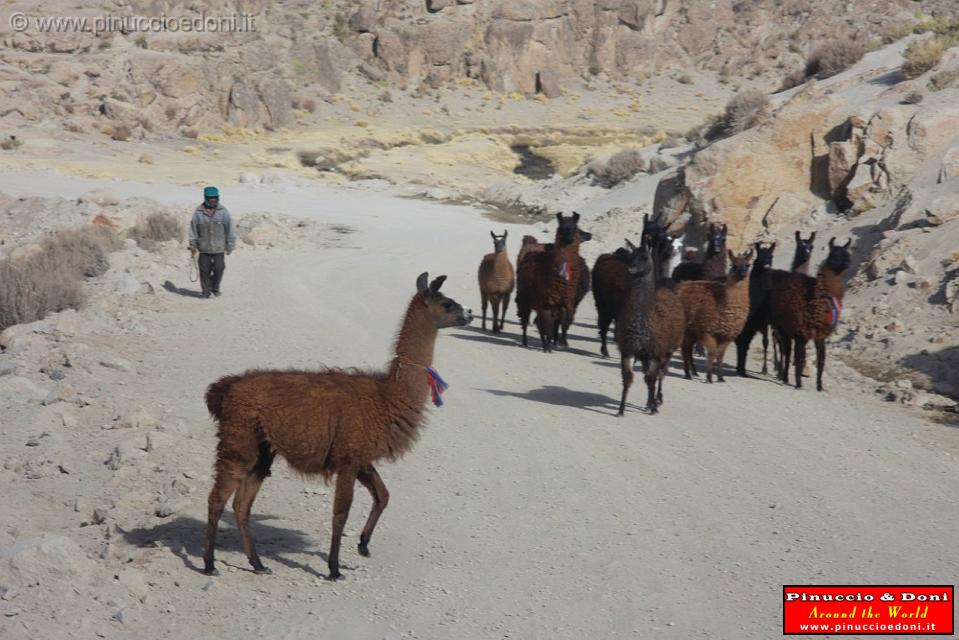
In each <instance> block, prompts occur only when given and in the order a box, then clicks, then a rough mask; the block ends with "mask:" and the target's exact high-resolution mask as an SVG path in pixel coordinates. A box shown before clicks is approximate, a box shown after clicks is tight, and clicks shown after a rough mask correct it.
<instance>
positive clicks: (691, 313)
mask: <svg viewBox="0 0 959 640" xmlns="http://www.w3.org/2000/svg"><path fill="white" fill-rule="evenodd" d="M752 255H753V252H752V249H750V250H749V251H747V252H746V253H744V254H743V255H741V256H734V255H733V252H732V251H730V252H729V259H730V260H731V261H732V268H731V269H730V270H729V275H728V276H727V277H726V280H725V282H721V281H716V280H692V281H688V282H680V283H679V284H677V285H676V290H677V292H678V293H679V297H680V299H681V300H682V301H683V308H684V309H685V310H686V336H685V337H684V338H683V368H684V369H685V374H686V378H687V379H689V378H690V374H691V373H692V372H693V345H694V344H701V345H703V347H705V349H706V382H712V381H713V371H715V372H716V379H717V380H718V381H719V382H725V378H724V377H723V358H724V356H725V353H726V347H728V346H729V344H730V343H731V342H733V341H734V340H735V339H736V337H737V336H739V334H740V333H742V330H743V326H744V325H745V324H746V318H747V316H748V315H749V261H750V259H752Z"/></svg>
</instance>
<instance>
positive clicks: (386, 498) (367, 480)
mask: <svg viewBox="0 0 959 640" xmlns="http://www.w3.org/2000/svg"><path fill="white" fill-rule="evenodd" d="M356 479H357V480H359V481H360V484H362V485H363V486H364V487H366V489H367V491H369V492H370V495H371V496H373V508H372V509H370V517H369V518H367V519H366V526H364V527H363V533H361V534H360V546H359V551H360V555H361V556H364V557H366V558H369V557H370V549H369V544H370V536H372V535H373V529H375V528H376V522H377V521H378V520H379V519H380V514H381V513H383V509H385V508H386V505H387V504H389V502H390V492H389V491H387V490H386V485H385V484H383V479H382V478H380V474H378V473H377V472H376V469H374V468H373V465H370V466H368V467H364V468H362V469H360V471H359V473H357V474H356Z"/></svg>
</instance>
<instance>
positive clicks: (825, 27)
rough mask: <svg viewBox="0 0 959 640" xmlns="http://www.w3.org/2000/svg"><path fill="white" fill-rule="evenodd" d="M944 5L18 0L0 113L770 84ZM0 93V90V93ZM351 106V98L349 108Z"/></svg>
mask: <svg viewBox="0 0 959 640" xmlns="http://www.w3.org/2000/svg"><path fill="white" fill-rule="evenodd" d="M917 10H921V11H922V12H925V14H928V15H937V14H941V13H955V12H956V11H957V8H956V6H955V4H954V3H952V2H948V1H944V0H936V1H929V2H922V3H916V2H909V1H907V0H856V1H854V2H847V3H842V4H841V5H836V4H835V3H832V2H826V1H825V0H816V1H814V2H805V1H803V2H800V1H798V0H792V1H789V2H771V1H768V0H746V1H740V2H732V0H723V1H721V2H715V3H710V4H709V5H708V6H707V5H706V4H704V3H701V2H696V1H693V0H603V1H602V2H593V1H589V2H586V1H583V0H541V1H533V0H490V1H488V2H472V1H469V0H362V1H360V2H352V1H350V2H346V1H344V0H325V1H324V2H314V1H312V0H294V1H291V2H284V3H270V2H263V1H262V0H232V1H231V0H210V1H208V2H204V3H202V5H200V4H198V3H190V2H175V1H162V0H152V1H149V2H147V1H144V0H135V1H133V2H126V1H122V0H112V1H102V0H101V1H100V2H96V3H85V4H84V6H83V8H78V6H77V5H75V4H74V3H68V2H65V1H64V0H42V1H41V2H22V1H19V0H14V1H12V2H10V3H7V4H6V5H5V7H4V15H3V16H2V17H3V19H2V20H0V43H2V48H0V60H2V61H3V62H4V64H3V65H2V66H0V86H2V87H4V89H5V90H4V91H3V92H2V93H0V117H2V118H3V121H4V123H5V124H6V125H7V126H8V127H10V128H13V129H15V128H18V127H30V126H40V127H46V128H60V127H65V128H67V129H68V130H71V131H75V132H98V133H102V134H106V135H110V136H112V137H114V138H115V139H119V140H125V139H137V138H143V137H151V136H156V135H159V134H170V133H172V134H180V135H186V136H188V137H195V136H196V135H198V134H199V133H203V132H211V131H216V132H219V131H221V130H222V129H223V127H224V125H227V126H229V127H233V128H240V129H279V128H284V127H290V126H293V125H294V124H296V123H297V122H300V123H304V124H310V123H314V124H315V123H317V122H321V121H322V119H323V117H324V115H325V113H327V112H328V111H329V110H330V109H331V107H332V105H334V104H335V102H336V101H338V100H339V99H340V98H342V93H344V92H345V93H349V94H350V98H351V99H355V100H358V101H359V104H360V105H362V104H363V102H364V101H366V102H370V101H375V100H377V99H378V98H379V97H380V96H381V93H382V91H383V89H384V88H390V87H392V88H398V89H400V90H404V91H409V92H414V93H415V92H416V91H419V90H420V89H421V88H422V87H424V86H425V87H429V86H435V85H440V84H444V83H449V82H481V83H483V84H485V85H486V87H488V88H489V89H492V90H494V91H498V92H505V93H508V92H512V91H517V92H522V93H526V94H534V93H541V94H544V95H546V96H556V95H559V94H560V93H561V92H562V91H563V90H564V89H568V88H572V87H578V86H579V85H580V84H581V83H582V82H583V80H584V79H589V78H591V77H593V76H596V75H600V76H606V77H609V78H617V79H619V78H626V79H632V80H642V79H643V78H646V77H649V76H651V75H654V74H660V73H674V74H677V77H679V78H684V77H685V76H684V75H683V74H685V73H687V72H689V71H694V72H695V71H696V70H708V71H710V72H716V73H718V74H721V76H722V77H724V78H733V79H742V78H748V77H755V78H767V79H768V81H769V82H771V83H775V82H778V81H779V79H781V78H782V77H783V76H784V75H785V74H786V73H787V72H788V71H791V70H793V69H795V68H796V67H798V66H801V64H802V61H803V59H804V56H805V54H806V53H808V50H809V49H810V47H811V46H813V45H814V44H815V43H816V42H818V41H822V40H825V39H830V38H842V39H850V40H855V41H858V42H862V43H868V42H872V41H874V40H875V39H877V38H879V37H880V36H882V35H883V34H885V33H888V32H889V31H891V30H894V29H896V28H899V27H902V25H905V24H909V23H910V22H912V21H914V20H915V19H916V12H917ZM18 11H19V12H24V13H26V14H27V15H28V17H29V18H30V19H31V20H33V19H34V18H36V17H37V16H72V15H86V16H88V17H89V18H91V19H92V18H93V17H95V16H102V15H115V16H129V15H138V16H194V15H199V14H200V12H203V13H204V14H205V15H208V16H229V15H232V14H240V13H248V14H252V16H253V23H252V24H253V27H254V29H255V31H249V32H244V33H217V34H211V33H184V32H179V33H170V32H165V33H137V32H127V33H121V32H112V33H98V34H92V33H43V32H41V30H39V29H38V27H37V25H36V24H35V23H34V22H29V23H28V27H27V29H26V30H25V31H23V32H14V31H13V30H12V28H11V26H10V24H9V22H8V19H7V18H8V14H12V13H13V12H18ZM13 89H16V90H15V91H14V90H13ZM358 109H359V108H358Z"/></svg>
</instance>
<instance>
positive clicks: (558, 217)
mask: <svg viewBox="0 0 959 640" xmlns="http://www.w3.org/2000/svg"><path fill="white" fill-rule="evenodd" d="M562 221H563V212H562V211H557V212H556V222H562Z"/></svg>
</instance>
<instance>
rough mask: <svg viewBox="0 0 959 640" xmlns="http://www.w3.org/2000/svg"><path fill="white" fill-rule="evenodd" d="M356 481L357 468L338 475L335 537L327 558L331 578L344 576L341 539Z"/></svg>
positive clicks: (335, 578) (334, 518)
mask: <svg viewBox="0 0 959 640" xmlns="http://www.w3.org/2000/svg"><path fill="white" fill-rule="evenodd" d="M355 482H356V470H355V469H344V470H343V471H340V472H339V473H338V474H337V475H336V494H335V496H334V498H333V538H332V540H331V541H330V557H329V559H328V560H327V565H328V566H329V568H330V580H337V579H339V578H342V577H343V574H341V573H340V540H341V539H342V538H343V528H344V527H345V526H346V519H347V518H348V517H349V516H350V506H351V505H352V504H353V484H354V483H355Z"/></svg>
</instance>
